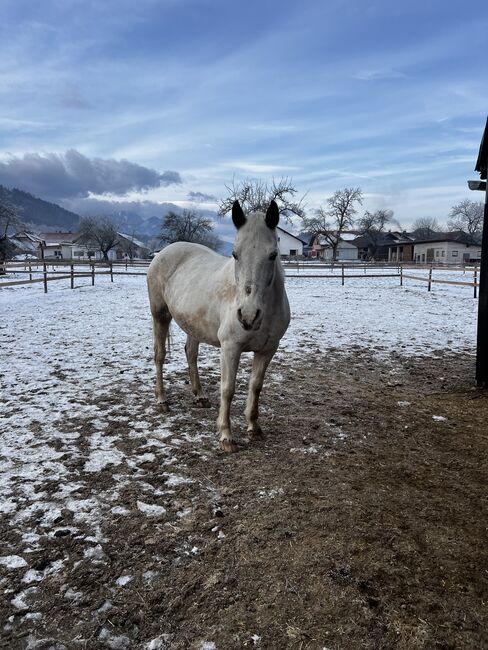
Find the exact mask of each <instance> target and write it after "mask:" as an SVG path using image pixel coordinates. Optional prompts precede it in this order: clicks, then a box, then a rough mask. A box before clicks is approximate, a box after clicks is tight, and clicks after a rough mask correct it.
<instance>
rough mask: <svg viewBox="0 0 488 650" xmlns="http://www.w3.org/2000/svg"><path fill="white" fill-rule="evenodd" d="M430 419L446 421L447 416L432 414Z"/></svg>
mask: <svg viewBox="0 0 488 650" xmlns="http://www.w3.org/2000/svg"><path fill="white" fill-rule="evenodd" d="M432 419H433V420H435V422H447V418H445V417H444V416H443V415H433V416H432Z"/></svg>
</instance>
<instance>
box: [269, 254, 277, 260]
mask: <svg viewBox="0 0 488 650" xmlns="http://www.w3.org/2000/svg"><path fill="white" fill-rule="evenodd" d="M277 257H278V253H271V255H270V256H269V259H270V260H275V259H276V258H277Z"/></svg>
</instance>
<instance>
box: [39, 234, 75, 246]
mask: <svg viewBox="0 0 488 650" xmlns="http://www.w3.org/2000/svg"><path fill="white" fill-rule="evenodd" d="M78 236H79V235H78V233H76V232H41V233H40V234H39V237H40V238H41V239H43V240H44V241H45V242H46V246H56V245H57V244H72V243H73V242H74V240H75V239H77V238H78Z"/></svg>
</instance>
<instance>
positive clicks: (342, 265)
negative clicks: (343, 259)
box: [342, 264, 344, 286]
mask: <svg viewBox="0 0 488 650" xmlns="http://www.w3.org/2000/svg"><path fill="white" fill-rule="evenodd" d="M342 286H344V264H343V265H342Z"/></svg>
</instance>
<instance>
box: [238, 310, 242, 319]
mask: <svg viewBox="0 0 488 650" xmlns="http://www.w3.org/2000/svg"><path fill="white" fill-rule="evenodd" d="M237 318H238V319H239V320H240V321H241V322H242V311H241V310H240V309H238V310H237Z"/></svg>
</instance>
